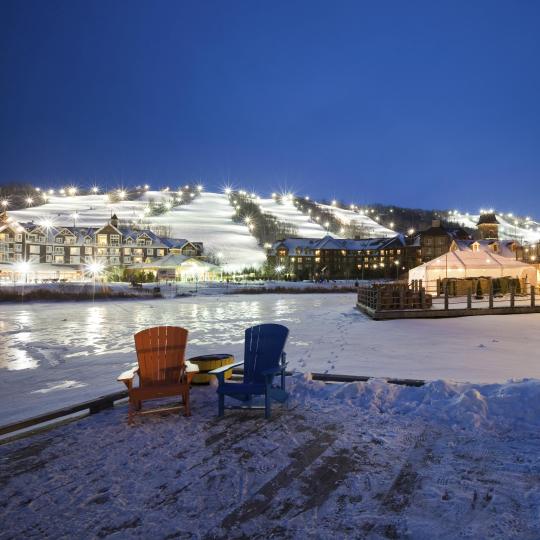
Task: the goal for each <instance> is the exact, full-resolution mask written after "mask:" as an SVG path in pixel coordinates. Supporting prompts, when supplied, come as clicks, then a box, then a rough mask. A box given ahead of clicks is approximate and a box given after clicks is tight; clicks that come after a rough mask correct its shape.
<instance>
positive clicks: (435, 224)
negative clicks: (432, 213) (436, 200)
mask: <svg viewBox="0 0 540 540" xmlns="http://www.w3.org/2000/svg"><path fill="white" fill-rule="evenodd" d="M431 226H432V227H440V226H441V220H440V219H434V220H432V222H431Z"/></svg>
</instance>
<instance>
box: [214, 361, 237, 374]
mask: <svg viewBox="0 0 540 540" xmlns="http://www.w3.org/2000/svg"><path fill="white" fill-rule="evenodd" d="M243 363H244V362H243V361H242V362H234V363H233V364H228V365H226V366H221V367H218V368H216V369H213V370H212V371H209V372H208V375H219V374H220V373H225V372H226V371H229V369H232V368H235V367H238V366H241V365H242V364H243Z"/></svg>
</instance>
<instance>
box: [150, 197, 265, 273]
mask: <svg viewBox="0 0 540 540" xmlns="http://www.w3.org/2000/svg"><path fill="white" fill-rule="evenodd" d="M233 212H234V210H233V208H232V206H230V204H229V199H228V196H227V195H224V194H221V193H202V194H201V195H199V196H198V197H197V198H195V199H194V200H193V202H192V203H191V204H189V205H185V206H179V207H175V208H173V209H172V210H171V211H170V212H167V213H166V214H164V215H161V216H155V217H153V218H152V223H156V224H158V225H167V226H170V227H171V234H172V236H173V237H174V238H187V239H188V240H192V241H195V242H202V243H203V245H204V250H205V253H210V252H213V253H214V255H217V254H218V253H221V254H222V257H221V261H222V265H223V267H224V268H225V270H228V271H241V270H242V269H243V268H246V267H250V266H260V265H261V264H263V263H264V262H265V261H266V256H265V254H264V251H263V249H262V248H261V247H260V246H258V244H257V241H256V240H255V238H254V237H253V236H251V233H250V232H249V229H248V228H247V226H246V225H245V224H244V223H234V222H233V221H232V216H233Z"/></svg>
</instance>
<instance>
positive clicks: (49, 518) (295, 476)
mask: <svg viewBox="0 0 540 540" xmlns="http://www.w3.org/2000/svg"><path fill="white" fill-rule="evenodd" d="M290 386H291V399H290V402H289V405H288V410H286V409H283V408H281V407H276V408H275V409H274V415H273V418H272V420H270V421H265V420H264V419H263V417H262V415H261V414H260V411H258V412H255V411H253V412H244V411H229V412H227V413H226V418H225V419H222V420H220V419H217V418H216V417H215V414H216V396H215V393H214V392H213V389H212V388H211V387H205V388H194V389H193V390H192V402H193V406H192V411H193V416H192V417H190V418H185V417H183V416H179V415H178V412H170V411H169V412H161V413H151V414H147V415H144V416H139V417H138V418H137V419H136V422H135V425H134V426H132V427H129V426H127V425H126V408H127V407H126V406H121V407H117V408H116V409H114V410H111V411H107V412H103V413H99V414H97V415H94V416H92V417H89V418H86V419H83V420H79V421H78V422H76V423H72V424H68V425H64V426H60V427H57V428H56V429H53V430H50V431H47V432H43V433H40V434H37V435H34V436H32V437H30V438H26V439H22V440H18V441H15V442H12V443H8V444H5V445H3V446H1V447H0V464H1V467H0V477H1V483H2V486H3V488H2V492H1V495H0V505H1V508H2V521H3V525H2V529H1V530H0V538H6V539H7V538H79V539H86V538H122V539H125V538H126V539H127V538H193V539H195V538H197V539H245V538H253V539H268V538H294V539H299V540H304V539H306V538H310V539H311V538H313V539H327V538H336V539H342V538H343V539H344V538H355V539H356V538H358V539H362V538H370V539H382V538H414V539H417V540H423V539H426V540H428V539H429V540H432V539H434V538H437V539H455V538H474V539H484V538H486V539H487V538H490V539H492V538H494V539H501V540H502V539H504V540H507V539H514V538H515V539H517V538H520V539H522V538H525V539H537V538H539V537H540V520H539V514H538V508H539V505H540V457H539V456H540V436H539V433H540V430H539V428H540V422H539V419H540V405H539V404H540V382H538V381H530V382H522V383H516V384H509V385H504V386H501V385H491V386H477V387H471V386H467V385H465V386H463V385H451V384H448V383H445V382H443V381H437V382H434V383H431V384H429V385H427V386H425V387H423V388H409V387H398V386H395V385H388V384H386V383H383V382H380V381H376V380H375V381H371V382H369V383H358V384H348V385H326V386H325V385H324V384H322V383H312V382H310V381H309V380H307V379H305V378H302V377H301V376H299V377H297V378H296V380H295V381H294V382H293V384H291V385H290Z"/></svg>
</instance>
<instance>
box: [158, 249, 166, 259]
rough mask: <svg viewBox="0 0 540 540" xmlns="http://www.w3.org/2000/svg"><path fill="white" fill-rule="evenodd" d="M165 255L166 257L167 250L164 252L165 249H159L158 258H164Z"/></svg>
mask: <svg viewBox="0 0 540 540" xmlns="http://www.w3.org/2000/svg"><path fill="white" fill-rule="evenodd" d="M163 255H165V250H163V249H158V250H157V256H158V257H163Z"/></svg>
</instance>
